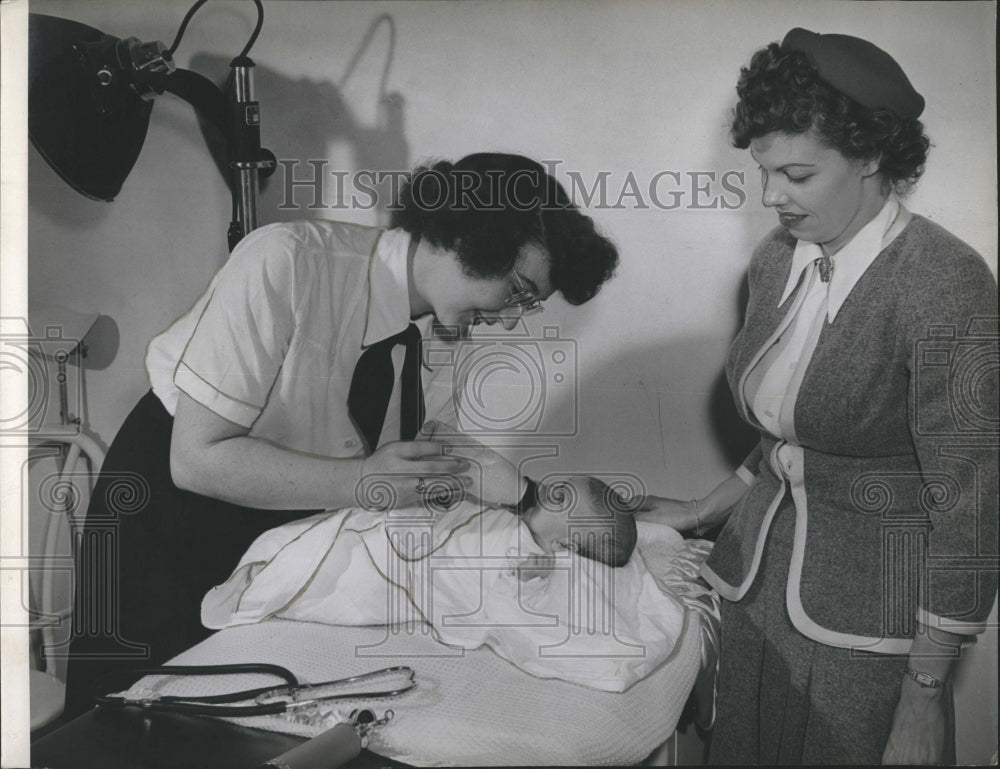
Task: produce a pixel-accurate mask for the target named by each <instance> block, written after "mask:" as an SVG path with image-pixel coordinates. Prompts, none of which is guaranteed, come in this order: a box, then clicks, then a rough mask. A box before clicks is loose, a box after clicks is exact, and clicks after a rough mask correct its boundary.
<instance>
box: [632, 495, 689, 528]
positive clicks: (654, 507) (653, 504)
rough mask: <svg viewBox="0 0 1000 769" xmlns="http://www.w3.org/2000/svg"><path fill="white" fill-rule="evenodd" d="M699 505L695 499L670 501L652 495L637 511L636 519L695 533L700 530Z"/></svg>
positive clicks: (666, 498)
mask: <svg viewBox="0 0 1000 769" xmlns="http://www.w3.org/2000/svg"><path fill="white" fill-rule="evenodd" d="M697 504H698V503H697V502H696V501H695V500H693V499H691V500H681V499H670V498H669V497H655V496H652V495H650V496H647V497H646V499H645V501H644V502H643V503H642V505H641V506H640V507H639V509H638V510H636V513H635V519H636V520H637V521H646V522H647V523H658V524H660V525H662V526H669V527H670V528H672V529H675V530H677V531H693V530H694V529H696V528H698V515H697V511H696V506H697Z"/></svg>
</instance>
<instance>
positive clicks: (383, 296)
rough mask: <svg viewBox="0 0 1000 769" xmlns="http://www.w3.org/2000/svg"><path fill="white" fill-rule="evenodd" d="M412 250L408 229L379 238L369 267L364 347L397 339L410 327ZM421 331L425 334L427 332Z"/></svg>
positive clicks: (424, 329)
mask: <svg viewBox="0 0 1000 769" xmlns="http://www.w3.org/2000/svg"><path fill="white" fill-rule="evenodd" d="M409 249H410V233H408V232H406V230H401V229H393V230H386V231H385V232H383V233H382V235H381V236H380V237H379V241H378V245H376V246H375V253H374V254H372V258H371V262H370V263H369V266H368V314H367V316H366V318H365V333H364V335H363V337H362V340H361V344H362V346H364V347H368V346H370V345H372V344H374V343H375V342H380V341H381V340H383V339H388V338H389V337H390V336H395V335H396V334H398V333H399V332H400V331H405V330H406V327H407V326H409V325H410V281H409V278H408V276H407V252H408V251H409ZM418 325H420V324H418ZM420 330H421V335H424V334H425V333H426V331H427V329H426V328H421V329H420Z"/></svg>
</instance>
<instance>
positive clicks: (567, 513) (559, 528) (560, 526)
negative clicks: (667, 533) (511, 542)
mask: <svg viewBox="0 0 1000 769" xmlns="http://www.w3.org/2000/svg"><path fill="white" fill-rule="evenodd" d="M529 483H534V481H529ZM533 491H534V490H532V489H529V491H528V497H529V498H531V497H534V499H533V500H531V501H533V502H534V504H533V505H530V506H529V507H528V509H527V510H525V511H524V512H522V513H521V514H520V515H519V517H520V519H521V521H522V522H523V523H524V524H525V526H526V527H527V529H528V531H529V532H530V533H531V537H532V539H533V540H534V542H535V544H537V545H538V547H539V548H541V550H542V551H543V553H544V555H542V556H539V555H537V554H536V555H533V556H530V557H529V558H528V559H527V560H526V561H524V562H522V564H521V566H520V571H519V574H518V576H520V578H521V579H522V580H523V579H530V578H532V577H535V576H542V573H543V571H544V570H545V569H546V568H550V567H551V565H552V562H553V558H552V556H553V554H555V553H558V552H559V551H562V550H569V551H571V552H574V553H577V554H578V555H580V556H583V557H584V558H590V559H591V560H594V561H598V562H599V563H603V564H607V565H608V566H614V567H621V566H624V565H625V564H627V563H628V561H629V558H631V557H632V551H633V550H635V543H636V525H635V517H634V516H633V515H632V511H631V510H630V509H629V506H628V503H627V502H626V501H625V500H624V499H623V498H622V496H621V495H620V494H619V493H618V492H616V491H615V490H614V489H612V488H611V487H610V486H608V485H607V484H606V483H604V482H603V481H602V480H600V479H599V478H594V477H589V476H573V477H570V478H565V479H559V480H555V481H550V482H543V483H542V484H541V485H540V486H538V487H537V491H535V493H532V492H533Z"/></svg>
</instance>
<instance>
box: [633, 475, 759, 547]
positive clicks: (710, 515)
mask: <svg viewBox="0 0 1000 769" xmlns="http://www.w3.org/2000/svg"><path fill="white" fill-rule="evenodd" d="M748 488H749V486H748V485H747V483H746V481H744V480H743V479H742V478H741V477H740V476H739V475H736V474H735V473H734V474H733V475H730V476H729V477H728V478H726V480H724V481H723V482H722V483H720V484H719V485H718V486H716V487H715V488H714V489H712V490H711V491H710V492H709V493H708V494H707V495H706V496H704V497H702V498H701V499H689V500H682V499H670V498H669V497H654V496H648V497H646V501H645V503H644V504H643V506H642V507H640V508H639V511H638V512H637V513H636V514H635V519H636V520H637V521H647V522H649V523H659V524H663V525H665V526H670V527H671V528H673V529H676V530H677V531H690V532H692V533H693V534H694V535H695V536H696V537H697V536H699V535H701V534H704V533H705V532H706V531H707V530H708V529H711V528H714V527H716V526H719V525H721V524H723V523H725V522H726V519H728V518H729V514H730V513H731V512H732V509H733V506H734V505H735V504H736V503H737V502H739V501H740V498H741V497H742V496H743V495H744V494H746V492H747V489H748Z"/></svg>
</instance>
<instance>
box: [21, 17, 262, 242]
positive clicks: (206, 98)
mask: <svg viewBox="0 0 1000 769" xmlns="http://www.w3.org/2000/svg"><path fill="white" fill-rule="evenodd" d="M205 2H206V0H198V2H196V3H195V4H194V5H193V6H192V7H191V8H190V9H189V10H188V12H187V14H186V15H185V16H184V20H183V21H182V22H181V26H180V28H179V29H178V31H177V36H176V38H175V39H174V42H173V44H172V45H171V46H170V48H167V47H166V46H165V45H164V44H163V43H161V42H160V41H154V42H151V43H144V42H142V41H140V40H139V39H138V38H135V37H129V38H125V39H121V38H117V37H113V36H111V35H106V34H104V33H102V32H100V31H99V30H97V29H94V28H93V27H89V26H87V25H86V24H80V23H78V22H75V21H70V20H68V19H62V18H58V17H55V16H45V15H42V14H36V13H33V14H30V18H29V49H28V89H29V90H28V135H29V137H30V138H31V142H32V144H33V145H34V146H35V149H37V150H38V152H39V154H40V155H41V156H42V157H43V158H45V161H46V162H47V163H48V164H49V165H50V166H51V167H52V168H53V169H54V170H55V172H56V173H57V174H59V176H61V177H62V178H63V180H64V181H66V182H67V183H68V184H69V185H70V186H71V187H73V189H75V190H77V191H78V192H80V193H82V194H84V195H86V196H87V197H88V198H91V199H93V200H104V201H111V200H113V199H114V198H115V196H116V195H118V193H119V192H120V191H121V188H122V184H124V182H125V179H126V178H127V177H128V175H129V173H130V172H131V170H132V167H133V166H134V165H135V161H136V159H137V158H138V157H139V152H140V151H141V149H142V144H143V141H144V140H145V138H146V130H147V128H148V127H149V117H150V114H151V112H152V109H153V100H154V99H155V98H156V97H157V96H159V95H160V94H163V93H164V92H168V93H172V94H174V95H175V96H177V97H179V98H181V99H183V100H184V101H186V102H188V103H189V104H191V105H192V106H193V107H194V109H195V110H196V111H197V113H198V114H199V115H200V116H201V117H202V118H203V119H204V121H205V122H206V123H207V124H208V125H211V126H213V127H214V128H215V129H217V131H218V132H219V134H220V135H221V136H222V137H223V138H224V140H225V146H226V149H227V164H228V168H229V170H230V173H229V178H228V179H227V183H228V185H229V189H230V191H231V193H232V199H233V216H232V222H231V223H230V226H229V232H228V240H229V248H230V249H232V248H233V247H234V246H235V245H236V243H238V242H239V241H240V239H241V238H242V237H243V236H244V235H246V234H247V233H248V232H250V231H251V230H254V229H256V227H257V226H258V218H257V210H258V191H259V180H260V179H261V178H266V177H267V176H269V175H270V174H271V173H273V172H274V167H275V160H274V155H273V154H272V153H271V152H269V151H268V150H266V149H262V148H261V146H260V104H259V102H257V101H256V100H255V98H254V92H253V67H254V63H253V61H252V60H251V59H250V58H249V56H248V54H249V52H250V48H251V47H252V46H253V44H254V42H255V41H256V39H257V36H258V34H259V33H260V30H261V27H262V25H263V20H264V9H263V6H262V5H261V2H260V0H254V3H255V4H256V6H257V24H256V27H255V28H254V31H253V34H252V35H251V37H250V39H249V40H248V41H247V44H246V46H244V48H243V50H242V51H241V52H240V54H239V55H238V56H237V57H236V58H235V59H233V60H232V61H231V62H230V65H229V66H230V68H231V70H232V71H231V73H230V79H229V83H228V85H227V89H226V90H227V93H223V91H222V89H220V88H219V87H218V86H216V85H215V84H214V83H212V82H211V81H210V80H208V79H207V78H205V77H204V76H202V75H199V74H198V73H196V72H192V71H190V70H186V69H180V68H178V67H176V66H175V65H174V61H173V53H174V51H175V50H176V49H177V46H178V45H179V44H180V41H181V38H182V37H183V35H184V31H185V29H186V28H187V25H188V22H189V21H190V20H191V17H192V16H193V15H194V12H195V11H196V10H198V8H200V7H201V6H202V5H203V4H204V3H205Z"/></svg>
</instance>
